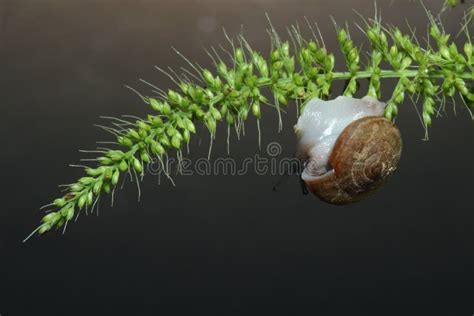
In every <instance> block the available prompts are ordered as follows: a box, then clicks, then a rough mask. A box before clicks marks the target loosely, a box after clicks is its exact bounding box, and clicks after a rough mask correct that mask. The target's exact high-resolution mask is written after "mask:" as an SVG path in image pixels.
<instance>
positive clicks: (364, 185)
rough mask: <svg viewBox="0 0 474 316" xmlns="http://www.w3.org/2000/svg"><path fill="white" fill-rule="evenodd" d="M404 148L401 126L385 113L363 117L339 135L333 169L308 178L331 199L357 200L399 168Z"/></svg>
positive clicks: (315, 190) (315, 189)
mask: <svg viewBox="0 0 474 316" xmlns="http://www.w3.org/2000/svg"><path fill="white" fill-rule="evenodd" d="M401 150H402V139H401V135H400V130H399V129H398V128H397V126H396V125H395V124H393V123H392V122H390V121H388V120H387V119H385V118H383V117H381V116H366V117H363V118H360V119H358V120H355V121H353V122H352V123H350V124H349V125H348V126H347V127H346V128H345V129H344V130H343V131H342V133H341V134H340V135H339V137H338V138H337V140H336V143H335V145H334V147H333V149H332V152H331V154H330V156H329V161H328V163H329V167H330V168H332V169H331V170H330V171H328V172H327V173H325V174H323V175H320V176H317V177H313V178H311V179H309V180H305V184H306V186H307V187H308V189H309V190H310V191H311V192H312V193H314V194H315V195H316V196H318V197H319V198H320V199H321V200H323V201H326V202H328V203H331V204H348V203H353V202H357V201H359V200H360V199H362V198H363V197H365V196H366V195H368V194H370V193H372V192H374V191H375V190H377V189H378V188H380V187H381V186H382V185H383V184H384V183H385V182H386V181H387V180H388V178H389V177H390V176H391V175H392V174H393V172H394V171H395V169H396V168H397V164H398V161H399V159H400V155H401ZM310 163H311V162H310V161H309V164H310Z"/></svg>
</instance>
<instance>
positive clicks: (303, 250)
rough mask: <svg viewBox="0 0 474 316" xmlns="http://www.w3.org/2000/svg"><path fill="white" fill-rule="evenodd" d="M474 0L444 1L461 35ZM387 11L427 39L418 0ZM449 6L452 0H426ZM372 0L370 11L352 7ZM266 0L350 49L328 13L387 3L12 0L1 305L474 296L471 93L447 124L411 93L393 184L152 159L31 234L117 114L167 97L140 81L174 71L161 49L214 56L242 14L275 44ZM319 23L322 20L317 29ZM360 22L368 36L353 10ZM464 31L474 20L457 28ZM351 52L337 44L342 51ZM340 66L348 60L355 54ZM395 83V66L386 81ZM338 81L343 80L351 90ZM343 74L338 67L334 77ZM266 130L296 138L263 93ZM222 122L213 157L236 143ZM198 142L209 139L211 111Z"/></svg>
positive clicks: (393, 301) (445, 309)
mask: <svg viewBox="0 0 474 316" xmlns="http://www.w3.org/2000/svg"><path fill="white" fill-rule="evenodd" d="M466 2H467V3H466V4H464V5H463V6H459V7H457V8H455V9H453V10H448V11H447V12H446V13H445V14H444V18H443V19H444V22H445V24H444V25H445V28H446V30H447V31H448V32H451V33H453V34H456V33H457V32H458V31H459V29H460V23H461V18H462V15H463V9H464V8H466V7H467V5H470V4H472V1H469V0H468V1H466ZM377 6H378V9H380V10H381V12H382V18H383V20H384V21H385V23H389V24H394V25H398V26H400V27H401V28H402V29H403V30H405V31H408V26H407V21H408V22H409V23H410V25H411V26H412V27H414V28H416V34H417V35H418V36H419V38H420V39H423V38H426V25H427V22H428V20H427V16H426V13H425V11H424V9H423V7H422V6H421V5H420V3H418V2H417V1H408V0H393V1H385V0H384V1H378V3H377ZM425 6H426V7H427V8H428V9H429V10H432V11H433V12H439V10H440V8H441V6H442V1H441V0H439V1H438V0H436V1H435V0H430V1H425ZM355 11H357V13H356V12H355ZM265 13H268V14H269V15H270V17H271V20H272V23H273V25H274V26H275V28H276V29H277V30H278V31H279V32H280V33H281V34H283V36H284V35H285V34H286V28H287V27H288V26H289V25H290V24H293V23H295V22H298V23H300V24H301V25H304V24H305V20H304V17H307V18H308V19H309V20H310V21H314V22H317V23H318V25H319V27H320V29H321V33H322V34H323V35H324V37H325V43H326V45H327V47H328V48H329V49H330V50H332V51H336V50H337V42H336V38H335V32H334V27H333V25H332V22H331V19H330V17H331V16H332V17H334V19H335V20H336V21H338V22H340V23H341V24H342V23H345V21H347V22H348V23H349V25H353V24H354V23H359V24H361V23H362V20H361V18H360V17H359V16H358V14H361V15H363V16H364V17H367V18H368V17H373V16H374V1H372V0H337V1H329V0H291V1H290V0H240V1H227V0H194V1H193V0H175V1H166V0H134V1H132V0H96V1H91V0H65V1H59V0H29V1H27V0H0V109H1V113H2V118H3V122H2V124H1V125H0V129H1V131H0V137H1V143H2V145H3V146H2V149H1V151H0V152H1V157H2V165H3V171H2V175H1V179H2V180H3V182H2V184H1V191H0V192H1V197H2V207H1V209H0V315H2V316H10V315H108V314H114V315H158V314H161V315H186V314H191V313H193V314H197V315H213V314H219V315H253V314H255V315H257V314H258V315H267V314H268V315H274V314H276V315H347V314H352V315H400V314H403V315H472V314H473V313H474V303H473V302H474V282H473V281H474V271H473V264H474V262H473V248H474V239H473V237H474V235H473V223H474V212H473V207H472V205H473V187H472V183H473V181H472V180H473V176H474V165H473V163H472V157H473V154H474V146H473V145H474V137H473V135H474V133H473V131H474V123H473V121H472V120H471V119H470V117H469V114H468V113H467V111H466V110H465V109H464V108H463V107H462V106H461V105H460V104H458V107H457V111H456V113H457V114H455V113H454V112H453V110H452V107H448V110H447V113H446V114H445V115H444V116H443V117H442V118H439V119H435V120H434V124H433V127H432V128H431V129H430V141H429V142H426V141H423V140H422V139H423V137H424V130H423V128H422V125H421V123H420V121H419V119H418V116H417V113H416V111H415V109H414V107H413V105H412V104H410V103H409V102H406V103H405V104H403V105H402V106H400V109H399V110H400V116H399V118H398V119H397V123H398V125H399V126H400V129H401V132H402V135H403V139H404V151H403V155H402V160H401V163H400V168H399V170H398V171H397V173H396V174H395V175H394V177H393V178H392V179H391V181H390V182H389V183H388V184H387V185H386V186H385V187H384V188H383V189H382V190H381V191H380V192H378V193H377V194H375V195H374V196H372V197H371V198H369V199H366V200H364V201H363V202H360V203H358V204H355V205H351V206H345V207H335V206H331V205H327V204H324V203H322V202H320V201H318V200H317V199H316V198H315V197H313V196H311V195H308V196H303V195H302V194H301V190H300V188H299V185H298V180H297V178H296V177H292V178H291V179H290V180H289V181H288V183H287V184H286V185H285V186H283V187H282V188H281V190H280V191H278V192H273V191H272V186H273V185H274V184H275V182H276V181H278V177H276V176H270V175H267V176H258V175H257V174H255V173H252V172H251V173H249V174H246V175H243V176H194V177H177V178H175V182H176V187H173V185H172V184H170V183H169V182H168V181H166V180H164V179H162V181H161V185H159V186H158V184H157V182H158V178H157V177H156V176H149V177H146V178H145V181H144V184H143V186H142V199H141V202H137V190H136V187H135V184H130V183H128V184H127V185H126V188H125V189H124V190H123V191H120V192H118V193H117V194H116V199H115V204H114V207H113V208H111V207H110V206H109V204H110V203H109V200H108V198H106V199H103V200H102V203H101V206H100V216H95V214H94V215H93V216H81V217H80V218H79V220H78V222H77V223H74V224H71V225H69V227H68V230H67V232H66V234H65V235H61V234H60V233H54V232H53V233H50V234H48V235H46V236H44V237H41V238H38V237H34V238H33V239H32V240H30V241H29V242H28V243H26V244H23V243H22V242H21V241H22V240H23V239H24V238H25V237H26V236H27V235H28V234H29V233H30V232H31V230H32V229H33V228H35V227H36V225H37V224H38V222H39V220H40V218H41V216H42V212H40V211H39V210H38V209H39V207H40V206H41V205H44V204H46V203H48V202H50V201H51V200H52V199H54V198H56V197H57V196H58V195H59V189H58V188H57V185H58V184H61V183H70V182H73V181H75V180H76V179H77V177H79V176H80V175H81V172H80V170H78V169H73V168H70V167H68V164H70V163H77V162H78V161H79V159H80V158H87V157H88V156H87V155H84V154H80V153H79V152H78V150H79V149H93V148H95V146H96V144H95V142H96V141H98V140H110V139H111V138H110V136H109V135H107V134H106V133H105V132H103V131H101V130H100V129H98V128H95V127H93V125H94V124H103V123H104V121H103V120H101V119H100V118H99V116H101V115H108V116H119V115H122V114H131V115H137V116H145V115H146V114H147V113H149V112H150V110H149V109H148V107H147V106H146V105H145V104H143V103H141V102H140V100H139V99H138V98H137V96H136V95H134V94H133V93H131V92H130V91H129V90H127V89H126V88H124V85H125V84H128V85H131V86H133V87H135V88H137V89H138V90H140V91H143V92H144V93H147V92H148V88H147V87H146V86H144V85H143V84H141V83H140V82H139V79H140V78H143V79H145V80H147V81H150V82H153V83H154V84H155V85H157V86H159V87H161V88H163V89H165V90H166V89H167V88H170V87H172V85H171V83H170V81H169V80H168V79H167V78H166V77H165V76H164V75H162V74H160V73H159V72H158V71H156V70H155V69H154V68H153V66H154V65H159V66H162V67H167V66H170V67H173V68H175V69H179V67H181V66H185V63H184V61H183V60H182V59H180V58H179V57H178V56H177V55H176V53H174V52H173V51H172V49H171V47H172V46H173V47H176V48H177V49H178V50H179V51H181V52H182V53H183V54H184V55H185V56H187V57H188V58H189V59H191V60H193V61H196V62H199V63H200V64H201V65H203V66H207V67H210V66H211V61H210V60H209V57H208V56H207V55H206V53H205V51H204V48H209V47H211V46H218V45H219V44H221V43H222V44H224V43H225V37H224V35H223V32H222V29H223V28H225V29H226V31H227V32H228V33H229V34H230V35H236V34H238V33H239V32H240V31H241V30H242V28H243V32H244V34H245V35H246V37H247V40H248V41H249V43H250V44H251V45H252V46H253V47H254V48H255V49H256V50H259V51H262V52H268V50H269V48H270V41H269V38H268V35H267V32H266V29H267V27H268V23H267V20H266V18H265ZM302 29H303V30H304V31H303V33H305V32H306V34H309V32H307V30H305V28H304V27H303V28H302ZM352 29H353V31H352V36H353V39H354V40H355V41H356V42H357V43H363V44H364V47H367V42H366V41H365V39H364V36H363V34H362V33H361V32H360V31H359V30H358V29H357V28H356V27H355V26H354V27H353V28H352ZM457 41H458V42H459V43H461V42H462V41H464V39H463V38H459V39H457ZM339 56H340V55H339ZM340 66H343V65H342V64H339V68H340ZM383 86H384V91H385V93H384V96H383V98H385V99H386V98H388V97H389V96H390V92H391V91H392V89H393V82H391V81H388V82H385V83H384V84H383ZM338 89H339V90H338ZM340 89H342V87H341V86H336V88H335V90H334V92H335V95H337V94H338V91H340ZM263 117H264V118H263V120H262V121H261V124H262V126H261V127H262V148H265V146H266V144H268V143H270V142H278V143H280V144H281V145H282V146H283V149H284V152H283V153H282V157H291V156H292V155H293V153H294V148H295V138H294V133H293V131H292V127H293V125H294V124H295V122H296V113H295V111H294V108H292V109H291V110H289V112H288V114H286V115H284V117H283V122H284V125H283V131H282V132H281V133H278V132H277V128H278V124H277V114H276V113H275V112H274V111H272V110H271V109H265V110H264V111H263ZM246 129H247V136H246V137H243V138H242V139H241V140H240V141H237V139H236V137H235V135H232V137H231V148H230V150H231V156H232V157H234V158H236V159H237V161H242V160H243V159H244V158H245V157H249V156H252V155H254V154H255V153H258V152H259V151H258V142H257V129H256V124H255V121H254V120H253V119H250V121H249V123H248V124H247V126H246ZM225 132H226V131H225V128H224V127H222V126H221V128H220V129H219V130H218V134H217V139H216V142H215V143H214V147H213V156H214V157H226V134H225ZM199 135H200V137H196V138H195V139H194V140H193V142H192V144H191V153H190V154H189V157H191V158H197V157H205V156H206V155H207V150H208V146H209V137H208V135H207V134H206V133H204V132H203V130H201V133H200V134H199Z"/></svg>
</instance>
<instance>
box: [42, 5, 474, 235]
mask: <svg viewBox="0 0 474 316" xmlns="http://www.w3.org/2000/svg"><path fill="white" fill-rule="evenodd" d="M446 3H447V5H449V6H455V5H456V4H457V3H458V1H451V0H447V2H446ZM469 10H470V11H469V12H468V13H466V15H465V21H464V25H463V33H464V34H463V36H464V37H463V38H464V42H463V43H461V45H459V46H458V45H456V44H455V43H454V42H453V36H450V34H448V33H446V32H445V30H444V28H443V27H442V24H441V23H440V21H439V19H438V18H434V17H433V16H432V15H431V14H429V13H428V21H429V22H430V24H429V26H428V34H429V36H430V41H429V43H428V44H426V45H422V44H420V42H424V41H422V40H421V37H419V38H417V37H416V36H415V35H414V34H412V33H404V32H402V31H401V30H400V29H399V28H397V27H396V26H389V25H382V24H381V21H380V18H379V17H377V18H376V19H373V20H368V21H364V22H365V23H364V26H363V27H362V28H361V29H362V31H363V33H364V34H365V35H366V37H367V40H368V42H369V43H370V47H369V48H368V49H362V48H361V47H362V45H361V44H360V43H355V42H354V41H353V40H352V38H351V34H350V31H349V28H347V27H340V26H338V25H336V34H335V40H337V42H338V44H339V49H340V51H341V53H342V56H343V58H344V61H345V68H344V69H341V70H336V69H335V65H336V57H335V56H336V55H335V54H334V53H333V52H329V51H328V50H327V48H326V46H325V44H324V41H323V39H322V38H317V37H316V36H315V37H314V38H311V39H306V38H304V37H303V35H302V34H301V33H300V32H299V31H297V30H299V28H298V27H294V28H292V30H293V32H292V34H291V37H292V38H291V42H292V43H294V45H290V41H285V40H283V39H282V38H281V37H280V36H279V35H278V34H277V33H276V31H275V30H274V29H273V27H272V28H271V30H270V32H269V33H270V34H271V39H270V41H271V44H272V49H271V51H270V53H269V55H268V56H265V55H263V54H261V53H259V52H257V51H255V50H254V49H253V48H252V47H251V46H250V45H249V43H248V42H247V40H246V39H245V38H244V37H243V36H242V35H240V36H238V38H237V39H236V40H231V39H230V38H229V42H230V44H231V49H229V50H227V49H225V48H224V49H223V52H224V53H223V54H227V55H228V56H230V60H226V58H224V56H223V55H222V56H221V55H219V53H218V52H217V51H216V50H213V52H212V53H209V55H210V56H211V59H212V61H213V63H214V65H215V69H214V70H213V69H207V68H202V67H201V66H200V65H197V64H193V63H192V62H191V61H189V60H188V59H187V58H186V57H184V56H183V55H182V54H181V53H180V52H177V53H178V54H179V55H180V56H181V57H183V59H184V60H185V61H186V62H187V63H188V66H189V67H190V70H184V71H183V73H182V74H177V73H175V72H174V71H172V70H170V71H171V73H168V72H165V71H164V70H162V69H160V68H158V69H160V71H162V72H163V73H165V74H166V75H167V76H168V77H169V78H170V79H172V81H173V82H174V83H175V84H176V88H175V89H170V90H168V91H167V92H166V91H164V90H161V89H159V88H157V87H155V86H153V88H154V90H153V92H152V95H150V96H146V97H145V96H142V95H141V94H140V93H138V92H137V94H139V95H140V97H141V99H142V100H143V101H144V103H146V104H147V105H148V106H149V107H150V108H151V110H152V113H150V114H149V115H147V117H146V118H144V119H138V120H135V119H134V121H129V118H130V117H126V118H125V117H124V119H117V122H116V123H115V124H114V125H113V126H112V127H103V128H104V129H105V130H107V131H109V132H111V133H112V134H114V135H115V137H116V144H117V146H115V147H113V148H110V149H103V148H101V149H100V152H101V153H102V154H101V155H100V156H99V157H96V160H97V164H96V165H95V166H90V167H87V168H85V170H84V171H85V176H83V177H82V178H80V179H79V180H78V181H77V182H75V183H73V184H71V185H69V186H68V188H67V191H66V192H65V193H64V195H63V196H62V197H59V198H57V199H55V200H54V201H53V203H51V204H50V205H49V209H48V211H49V213H48V214H47V215H45V216H44V217H43V219H42V223H41V225H40V226H39V227H38V228H37V230H36V231H37V232H38V233H39V234H44V233H46V232H48V231H50V230H52V229H53V228H54V229H56V228H59V227H61V226H62V225H66V224H67V223H68V222H69V221H71V220H72V219H73V217H74V214H75V213H77V212H78V211H79V210H81V209H83V208H86V207H87V208H88V209H89V210H90V211H91V212H92V211H93V210H94V208H95V207H98V204H99V198H100V197H101V196H102V195H107V194H110V193H112V192H114V191H115V188H116V187H117V186H118V185H119V182H120V181H119V180H120V179H121V178H122V176H123V177H125V174H127V175H130V176H131V177H133V178H134V179H135V180H136V182H137V185H138V189H139V188H140V187H139V179H141V176H143V175H144V173H145V170H146V166H147V165H148V164H149V163H151V162H152V161H153V160H154V159H155V158H157V159H158V160H159V161H161V162H163V160H164V159H168V157H169V155H172V154H173V153H176V155H178V157H182V149H183V145H184V144H187V143H189V142H190V140H191V139H192V135H193V134H195V133H196V132H197V126H198V125H200V126H204V127H205V128H206V129H207V131H208V132H209V134H210V137H211V140H212V139H214V138H215V137H216V136H217V133H218V128H217V126H218V124H222V123H223V124H226V125H229V126H231V125H235V127H236V128H235V129H236V131H237V133H241V131H242V125H243V122H244V121H245V120H247V118H248V117H249V113H250V115H251V117H254V119H256V120H257V121H258V120H259V119H260V118H261V117H262V114H263V113H264V111H263V109H262V108H263V107H267V106H268V105H271V106H272V107H273V108H275V109H276V112H277V113H278V117H279V128H280V127H281V112H282V111H283V110H284V109H285V108H286V107H287V106H289V104H290V101H297V102H296V104H297V106H298V107H299V109H298V110H300V111H298V112H299V113H301V112H302V111H303V110H304V108H305V106H307V101H308V100H311V99H313V98H318V99H321V100H327V99H330V98H332V99H334V94H335V93H334V91H333V86H334V83H335V82H337V81H343V82H345V89H344V91H343V93H342V94H343V95H344V97H343V98H351V97H353V96H354V95H356V94H362V95H366V96H367V98H370V100H383V101H384V103H385V104H386V106H385V108H384V109H382V110H381V111H383V113H382V112H381V113H379V115H383V116H384V117H385V118H386V119H387V120H389V121H393V120H394V119H395V118H396V117H397V115H398V114H399V112H400V111H401V110H402V109H403V108H404V106H403V105H404V103H405V102H406V101H407V99H411V100H419V103H418V106H421V116H422V121H423V125H424V127H425V129H426V130H427V129H428V128H429V127H430V126H431V125H432V124H433V118H434V116H435V114H437V113H439V112H440V110H441V109H442V108H443V107H444V105H445V100H446V99H448V98H449V99H451V98H460V99H461V100H462V101H463V103H464V104H465V105H466V106H467V107H468V108H469V109H470V110H472V109H473V104H474V91H473V80H474V72H473V70H474V58H473V44H472V37H471V36H470V34H469V28H468V27H467V26H470V24H471V23H472V20H473V18H472V14H474V10H473V9H469ZM355 30H356V28H354V31H355ZM312 31H314V29H312ZM315 33H317V32H315ZM420 34H421V33H420ZM226 35H227V34H226ZM420 36H424V34H422V35H420ZM366 56H367V58H366ZM366 59H368V60H367V62H365V60H366ZM388 78H390V79H392V80H393V79H395V80H396V85H395V88H394V89H393V91H391V92H390V93H388V94H382V89H381V87H382V85H383V84H384V83H383V82H385V79H388ZM364 80H368V82H369V84H368V88H367V90H361V87H362V86H364V85H361V84H360V83H361V82H362V81H364ZM134 91H135V90H134ZM135 92H136V91H135ZM268 95H271V96H272V98H270V99H269V98H268V97H267V96H268ZM351 100H352V99H351ZM374 102H375V101H374ZM377 122H379V121H377ZM377 124H378V123H377ZM384 124H385V123H384ZM211 143H212V142H211ZM169 179H171V177H169ZM171 181H172V179H171Z"/></svg>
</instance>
